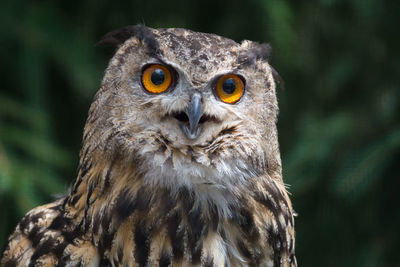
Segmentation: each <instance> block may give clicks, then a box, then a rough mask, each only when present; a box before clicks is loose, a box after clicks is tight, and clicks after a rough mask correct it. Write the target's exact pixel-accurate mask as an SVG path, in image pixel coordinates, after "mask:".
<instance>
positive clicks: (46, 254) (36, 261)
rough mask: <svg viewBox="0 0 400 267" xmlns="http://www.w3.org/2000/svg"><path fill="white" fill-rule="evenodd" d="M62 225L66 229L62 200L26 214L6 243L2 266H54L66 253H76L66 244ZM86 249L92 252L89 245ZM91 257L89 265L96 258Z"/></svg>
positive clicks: (91, 254)
mask: <svg viewBox="0 0 400 267" xmlns="http://www.w3.org/2000/svg"><path fill="white" fill-rule="evenodd" d="M62 225H66V217H65V214H64V212H63V199H60V200H57V201H55V202H52V203H49V204H46V205H43V206H39V207H36V208H34V209H33V210H31V211H29V212H28V213H27V214H26V215H25V216H24V217H23V218H22V219H21V220H20V222H19V223H18V225H17V227H16V229H15V231H14V233H13V234H12V235H11V236H10V238H9V239H8V243H7V244H6V246H5V249H4V252H3V255H2V259H1V266H55V265H57V264H58V263H59V262H60V260H62V258H63V257H64V256H66V255H65V251H70V253H69V254H70V255H72V254H74V253H78V251H75V252H74V247H75V246H74V243H72V242H71V240H68V237H67V236H66V235H65V233H64V231H63V229H62V228H63V227H62ZM74 242H81V243H82V242H84V241H82V240H75V241H74ZM82 247H85V246H82ZM86 247H89V249H87V250H86V251H87V252H91V250H93V249H92V245H91V244H90V246H86ZM68 248H69V249H68ZM81 254H83V253H81ZM93 254H94V252H93V253H86V255H87V257H90V261H92V260H93V258H95V256H93ZM81 256H83V255H81ZM68 258H71V257H68Z"/></svg>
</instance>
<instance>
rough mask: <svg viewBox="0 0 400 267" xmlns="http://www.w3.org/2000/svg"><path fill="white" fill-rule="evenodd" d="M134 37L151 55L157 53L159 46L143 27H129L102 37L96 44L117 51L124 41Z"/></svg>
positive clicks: (151, 34)
mask: <svg viewBox="0 0 400 267" xmlns="http://www.w3.org/2000/svg"><path fill="white" fill-rule="evenodd" d="M131 37H136V38H138V39H139V41H140V42H142V43H144V44H145V45H146V46H147V48H148V50H149V52H150V53H153V54H157V53H159V44H158V42H157V40H156V38H155V36H154V34H153V32H152V31H151V30H150V29H149V28H148V27H146V26H144V25H129V26H126V27H123V28H120V29H117V30H114V31H111V32H109V33H107V34H106V35H104V36H103V37H102V38H101V40H100V41H99V42H98V43H97V44H96V45H97V46H104V47H113V48H115V49H118V48H119V47H120V46H121V45H122V44H123V43H125V41H126V40H128V39H130V38H131Z"/></svg>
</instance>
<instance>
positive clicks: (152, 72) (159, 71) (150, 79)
mask: <svg viewBox="0 0 400 267" xmlns="http://www.w3.org/2000/svg"><path fill="white" fill-rule="evenodd" d="M171 76H172V75H171V72H170V71H169V69H168V68H166V67H165V66H163V65H160V64H154V65H150V66H148V67H147V68H146V69H145V70H144V71H143V74H142V84H143V86H144V88H145V89H146V90H147V91H149V92H150V93H153V94H160V93H162V92H165V91H166V90H167V89H168V88H169V87H170V85H171V82H172V77H171Z"/></svg>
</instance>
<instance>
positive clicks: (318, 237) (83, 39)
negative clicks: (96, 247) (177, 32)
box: [0, 0, 400, 266]
mask: <svg viewBox="0 0 400 267" xmlns="http://www.w3.org/2000/svg"><path fill="white" fill-rule="evenodd" d="M398 14H400V5H399V3H397V2H396V1H389V0H383V1H374V0H362V1H361V0H355V1H343V0H315V1H289V0H285V1H283V0H269V1H267V0H264V1H261V0H249V1H239V0H232V1H230V2H229V4H228V3H226V2H225V1H215V0H214V1H211V0H203V1H184V0H179V1H175V2H170V1H158V0H154V1H148V2H145V1H138V0H135V1H119V2H115V1H114V2H106V1H94V0H88V1H49V0H48V1H27V0H26V1H24V0H14V1H11V0H6V1H2V2H0V49H1V50H0V62H2V65H1V66H0V68H1V72H2V73H3V75H2V77H1V87H0V88H1V91H0V209H1V212H2V219H1V220H0V246H1V245H2V244H3V243H4V242H5V241H6V238H7V236H8V235H9V234H10V233H11V232H12V230H13V228H14V227H15V225H16V223H17V221H18V220H19V219H20V218H21V216H22V215H23V214H24V213H25V212H27V211H28V210H29V209H31V208H33V207H35V206H37V205H40V204H43V203H46V202H48V201H50V200H51V199H52V197H53V195H54V194H60V193H63V192H66V191H67V188H68V187H69V185H71V183H72V182H73V181H74V178H75V175H76V168H77V162H78V152H79V147H80V140H81V134H82V129H83V125H84V120H85V117H86V114H87V110H88V107H89V104H90V101H91V97H92V96H93V94H94V92H95V91H96V89H97V87H98V85H99V83H100V81H101V77H102V74H103V71H104V69H105V67H106V64H107V59H108V58H109V57H110V55H109V54H108V53H107V51H104V50H102V49H100V48H97V47H95V46H94V45H95V43H96V42H97V41H98V40H99V39H100V37H101V36H102V35H103V34H104V33H106V32H108V31H110V30H112V29H115V28H118V27H121V26H125V25H129V24H137V23H144V24H146V25H148V26H152V27H186V28H191V29H193V30H196V31H204V32H214V33H217V34H220V35H224V36H227V37H230V38H233V39H235V40H237V41H240V40H242V39H250V40H257V41H260V42H270V43H271V44H272V47H273V54H272V58H271V62H272V65H273V66H274V67H275V68H276V69H277V70H278V71H279V73H280V74H281V76H282V77H283V78H284V80H285V88H286V89H285V90H280V91H279V94H278V97H279V101H280V108H281V113H280V120H279V134H280V142H281V152H282V159H283V168H284V176H285V182H286V183H288V184H290V188H289V190H290V192H291V193H292V200H293V204H294V207H295V209H296V211H297V212H298V214H299V215H298V217H297V219H296V232H297V253H296V254H297V257H298V262H299V265H300V266H393V265H396V263H397V264H398V263H399V262H400V255H399V254H398V253H397V250H398V249H399V245H400V242H399V240H400V228H399V225H400V212H399V211H398V209H399V208H398V206H399V204H400V201H399V197H398V188H399V187H400V179H399V178H400V167H399V165H398V163H399V159H400V153H399V151H400V121H399V114H400V112H399V109H400V103H399V99H400V91H399V78H398V77H400V54H399V49H398V47H399V40H400V38H399V37H398V27H397V25H398V23H399V20H398Z"/></svg>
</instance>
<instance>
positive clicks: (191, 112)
mask: <svg viewBox="0 0 400 267" xmlns="http://www.w3.org/2000/svg"><path fill="white" fill-rule="evenodd" d="M185 113H186V115H187V116H188V118H189V125H187V124H181V128H182V131H183V132H184V133H185V134H186V136H187V137H188V138H189V139H195V138H197V137H198V136H199V134H200V132H201V126H200V125H199V121H200V118H201V116H202V114H203V111H202V104H201V95H200V94H199V93H195V94H193V96H192V99H191V100H190V103H189V105H188V106H187V108H186V110H185Z"/></svg>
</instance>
